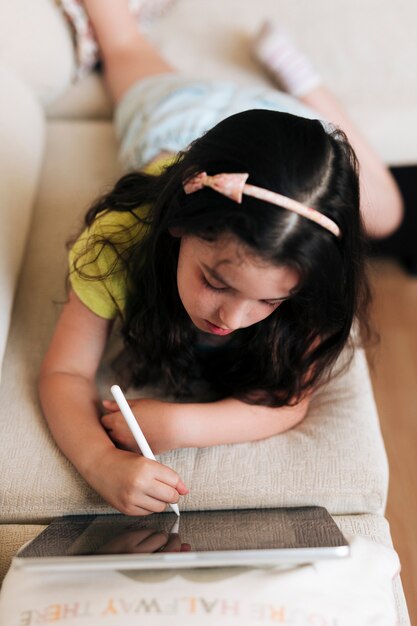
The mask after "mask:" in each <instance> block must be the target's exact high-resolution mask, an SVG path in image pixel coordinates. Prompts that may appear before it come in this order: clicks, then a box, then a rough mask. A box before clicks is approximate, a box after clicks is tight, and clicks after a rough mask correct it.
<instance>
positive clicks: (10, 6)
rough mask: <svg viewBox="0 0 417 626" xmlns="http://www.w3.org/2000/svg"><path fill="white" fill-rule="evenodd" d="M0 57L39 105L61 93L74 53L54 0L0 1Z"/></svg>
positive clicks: (64, 86)
mask: <svg viewBox="0 0 417 626" xmlns="http://www.w3.org/2000/svg"><path fill="white" fill-rule="evenodd" d="M0 60H1V61H2V62H3V63H5V64H6V65H8V67H9V68H10V70H11V71H12V72H14V73H15V74H17V75H18V76H19V77H20V78H21V80H23V81H24V82H25V83H26V84H27V85H28V86H29V87H30V89H31V91H32V93H33V95H35V96H36V97H37V98H39V100H40V102H41V103H42V104H47V103H49V102H52V101H53V100H55V99H56V98H57V97H58V96H59V95H61V94H62V93H64V91H65V90H66V89H67V88H68V86H69V84H70V82H71V77H72V75H73V71H74V54H73V47H72V41H71V35H70V29H69V27H68V26H67V23H66V21H65V19H64V17H63V16H62V14H61V13H60V12H59V11H57V9H56V5H55V2H54V0H35V1H34V0H13V2H10V0H0ZM2 90H3V85H2Z"/></svg>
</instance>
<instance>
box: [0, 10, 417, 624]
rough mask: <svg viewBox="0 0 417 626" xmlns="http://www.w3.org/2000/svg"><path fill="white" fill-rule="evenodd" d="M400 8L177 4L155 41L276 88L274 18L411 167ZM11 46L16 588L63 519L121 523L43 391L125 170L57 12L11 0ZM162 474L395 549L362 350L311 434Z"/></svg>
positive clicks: (3, 547) (180, 60) (2, 516)
mask: <svg viewBox="0 0 417 626" xmlns="http://www.w3.org/2000/svg"><path fill="white" fill-rule="evenodd" d="M401 6H402V12H401V14H400V12H399V11H398V10H397V8H396V7H394V6H393V5H392V4H390V3H388V2H383V3H382V5H381V2H379V1H376V0H369V1H368V3H367V4H366V5H363V3H361V2H359V0H351V1H350V2H349V3H348V2H347V1H345V0H338V1H337V2H333V3H330V4H329V3H327V2H325V0H317V1H316V2H315V3H310V2H308V0H302V1H301V0H300V1H299V2H297V3H293V2H291V0H279V1H277V0H258V1H257V2H256V3H254V2H250V1H249V0H240V1H239V0H228V3H227V5H226V4H225V3H222V2H221V1H220V0H210V1H209V0H178V1H177V4H176V5H175V6H174V7H173V9H172V10H171V11H170V13H169V14H167V15H166V16H165V17H164V18H163V19H161V20H160V21H158V23H156V24H154V25H152V26H151V27H150V37H152V38H154V39H155V40H156V41H157V42H159V44H160V46H161V48H162V50H163V51H164V52H165V53H166V54H167V56H168V57H169V58H170V59H171V61H172V62H173V63H174V64H176V65H177V66H178V67H179V68H181V69H183V70H184V71H186V72H187V73H194V74H195V73H198V74H199V75H204V76H222V77H226V76H232V77H234V78H236V79H237V80H240V81H241V82H249V81H250V82H257V83H266V82H267V78H266V77H265V76H263V75H262V73H261V72H260V71H259V69H258V68H257V66H256V65H255V64H254V63H253V61H252V60H251V58H250V55H249V53H248V48H247V46H246V43H247V41H246V40H247V37H248V33H250V32H251V31H252V30H253V29H254V27H255V25H256V24H257V23H258V21H259V20H260V19H261V18H262V17H263V16H266V15H271V14H273V13H274V14H275V16H276V17H277V18H278V19H280V21H281V22H283V23H285V24H286V25H287V27H288V28H289V29H290V30H291V31H292V32H293V33H294V34H296V36H297V39H298V40H299V41H300V43H302V44H303V47H304V49H305V50H306V51H307V52H308V53H309V54H310V55H311V57H312V58H313V60H314V61H315V62H316V64H317V65H318V66H319V67H320V69H321V71H322V73H323V75H324V77H325V78H326V79H327V80H328V82H329V83H331V84H332V85H333V86H334V89H335V91H336V92H337V93H338V94H339V95H340V97H341V98H343V100H344V101H345V102H346V104H347V107H348V109H349V111H350V113H351V114H352V116H353V117H354V118H355V119H356V120H357V122H358V123H359V125H360V126H361V127H362V128H363V129H364V130H365V131H366V132H367V134H368V136H369V139H370V140H371V141H372V142H373V143H374V144H375V146H376V147H377V148H378V149H379V151H380V153H381V154H382V155H383V156H384V157H385V158H386V159H387V160H388V161H389V162H390V163H391V164H394V163H396V164H399V163H407V162H411V161H415V159H416V156H417V155H416V154H415V153H416V152H417V141H416V140H417V125H415V124H412V123H411V122H412V121H413V116H414V115H415V106H413V104H414V103H415V101H416V94H417V84H416V83H415V80H416V79H415V76H414V75H412V72H411V64H405V63H404V64H402V61H403V59H402V58H401V54H400V52H399V49H397V48H395V47H394V46H393V45H392V46H391V47H390V49H386V46H385V41H386V37H387V35H386V33H388V32H389V33H390V37H389V38H390V41H391V42H392V40H393V35H394V36H395V37H396V38H397V40H398V42H399V43H400V44H402V42H403V41H404V40H405V35H406V34H407V29H409V34H410V39H409V40H407V46H408V48H407V51H406V52H407V54H412V53H415V52H417V50H414V48H415V47H416V44H415V42H414V38H412V37H411V36H412V30H413V26H412V24H414V23H415V21H416V18H417V7H416V6H414V4H413V3H412V2H411V0H409V1H405V2H403V3H402V5H401ZM376 12H377V13H378V25H377V26H378V27H377V26H376V25H375V21H374V16H375V14H376ZM359 16H360V21H359ZM341 23H342V24H343V26H344V28H343V31H341V30H340V29H341ZM395 37H394V38H395ZM412 42H414V43H412ZM0 44H1V47H0V78H1V87H2V88H1V91H0V111H1V131H2V133H1V137H2V139H1V142H0V163H1V171H2V180H1V183H0V215H1V222H0V223H1V230H0V290H1V291H0V293H1V298H2V300H1V302H2V306H1V312H0V363H1V361H3V364H2V378H1V395H0V397H1V402H0V425H1V433H2V438H1V446H2V452H1V456H0V552H1V561H0V574H1V575H4V573H5V572H6V570H7V567H8V566H9V563H10V559H11V557H12V555H13V554H14V553H15V552H16V550H17V549H18V548H19V546H20V545H22V544H23V543H24V542H25V541H26V540H27V539H29V538H31V537H33V536H34V535H36V534H37V533H38V532H39V531H40V530H41V529H42V528H43V527H44V525H45V524H46V523H47V522H48V521H49V520H50V519H51V518H52V517H54V516H56V515H62V514H67V513H90V512H105V511H109V510H110V509H109V507H108V506H107V505H106V504H105V503H104V502H103V501H101V500H100V498H99V497H98V496H97V495H96V494H94V493H93V492H92V491H91V490H90V489H89V487H88V486H87V485H86V484H85V482H84V481H83V480H82V479H81V477H80V476H79V475H78V474H77V473H76V472H75V470H74V469H73V468H72V466H71V465H70V464H69V463H68V462H67V460H66V459H65V458H64V457H63V456H62V455H61V453H60V452H59V450H58V449H57V448H56V446H55V445H54V443H53V441H52V439H51V437H50V435H49V432H48V430H47V428H46V426H45V423H44V420H43V417H42V413H41V411H40V408H39V403H38V399H37V389H36V379H37V373H38V370H39V366H40V363H41V359H42V355H43V354H44V352H45V350H46V346H47V344H48V341H49V339H50V337H51V333H52V329H53V326H54V322H55V320H56V318H57V316H58V314H59V308H60V303H62V301H63V300H64V298H65V289H64V278H65V272H66V252H65V242H66V241H67V240H68V238H69V237H70V236H71V235H72V234H74V233H75V232H77V230H78V229H79V227H80V224H81V217H82V215H83V213H84V211H85V209H86V207H87V206H88V204H89V202H90V201H91V200H92V198H94V197H95V196H96V195H97V194H98V193H100V192H101V191H102V190H103V189H104V188H106V187H107V186H108V185H109V184H111V182H112V181H113V180H114V179H115V178H116V177H117V176H118V174H119V173H120V168H119V165H118V163H117V144H116V139H115V137H114V131H113V126H112V123H111V107H110V104H109V101H108V99H107V97H106V95H105V91H104V88H103V85H102V83H101V80H100V78H99V77H98V76H97V75H92V76H90V77H88V78H87V79H84V80H83V81H82V82H80V83H77V84H75V85H71V84H70V81H71V75H72V72H73V68H74V59H73V53H72V47H71V41H70V35H69V32H68V29H67V26H66V24H65V22H64V20H63V19H62V18H61V16H60V15H59V13H58V12H57V10H56V9H55V7H54V6H53V3H52V1H51V0H36V1H35V2H34V0H32V1H31V2H30V1H29V0H14V2H13V3H8V2H7V0H0ZM319 44H320V45H319ZM413 46H414V48H413ZM190 51H192V53H191V54H190ZM397 64H398V67H397ZM394 69H395V73H394V71H393V70H394ZM412 81H414V84H413V82H412ZM388 85H391V86H390V87H389V86H388ZM410 89H411V90H412V89H414V92H413V93H414V102H413V100H412V99H411V104H410V93H411V92H410ZM12 307H13V308H12ZM3 353H4V359H3ZM111 382H112V377H111V371H110V369H109V367H107V366H106V364H104V366H103V368H102V372H101V374H100V385H101V387H102V390H103V395H107V396H108V389H109V384H110V383H111ZM162 460H163V461H164V462H166V463H167V464H170V465H172V466H173V467H175V468H176V469H177V471H178V472H179V473H180V474H181V475H182V476H183V478H184V480H185V482H186V484H187V485H189V486H190V487H191V493H190V496H188V497H187V498H186V499H185V502H184V508H188V509H199V508H225V507H227V508H228V507H244V506H249V507H250V506H260V505H265V504H267V505H271V506H281V505H289V506H291V505H294V506H295V505H305V504H319V505H323V506H325V507H327V508H328V510H329V511H330V512H331V513H332V514H333V515H334V517H335V519H336V521H337V523H338V524H339V525H340V527H341V528H342V529H343V530H344V531H345V532H348V533H350V534H360V535H365V536H368V537H370V538H372V539H373V540H375V541H377V542H380V543H384V544H387V545H390V544H391V538H390V533H389V527H388V523H387V521H386V520H385V518H384V507H385V502H386V493H387V483H388V468H387V461H386V456H385V451H384V446H383V442H382V438H381V433H380V430H379V423H378V416H377V413H376V408H375V404H374V400H373V395H372V389H371V385H370V380H369V375H368V370H367V365H366V360H365V357H364V354H363V351H362V350H360V349H358V350H357V353H356V356H355V359H354V361H353V362H352V364H351V365H350V367H349V369H348V370H347V371H345V372H344V373H343V374H342V375H339V376H338V377H336V378H335V379H334V380H333V381H332V382H331V383H329V384H328V385H327V387H326V388H324V389H323V390H321V391H320V392H319V393H318V394H317V396H316V397H315V398H314V401H313V403H312V407H311V410H310V412H309V415H308V417H307V418H306V419H305V421H304V422H303V423H302V424H301V425H300V426H299V427H297V428H296V429H294V430H292V431H290V432H288V433H286V434H284V435H281V436H278V437H275V438H272V439H270V440H267V441H264V442H258V443H256V444H252V445H250V446H249V445H238V446H224V447H218V448H211V449H202V450H197V451H196V450H179V451H175V452H172V453H169V454H166V455H163V457H162ZM219 466H221V467H222V473H221V476H219V473H218V471H217V470H218V467H219ZM395 594H396V600H397V606H398V611H399V623H400V624H401V626H406V625H407V624H409V620H408V616H407V609H406V604H405V601H404V597H403V594H402V588H401V583H400V580H399V578H397V579H396V581H395Z"/></svg>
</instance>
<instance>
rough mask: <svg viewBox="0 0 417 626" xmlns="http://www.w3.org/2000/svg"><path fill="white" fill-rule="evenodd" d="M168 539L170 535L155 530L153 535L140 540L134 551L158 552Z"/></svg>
mask: <svg viewBox="0 0 417 626" xmlns="http://www.w3.org/2000/svg"><path fill="white" fill-rule="evenodd" d="M167 540H168V536H167V534H166V533H164V532H162V531H161V532H154V533H153V534H152V535H150V536H149V537H147V538H146V539H144V540H143V541H140V542H138V543H137V544H136V545H135V547H134V549H133V550H132V552H134V553H135V554H141V553H150V552H158V550H160V549H161V548H163V547H164V546H165V545H166V543H167Z"/></svg>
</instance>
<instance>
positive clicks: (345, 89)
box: [48, 0, 417, 165]
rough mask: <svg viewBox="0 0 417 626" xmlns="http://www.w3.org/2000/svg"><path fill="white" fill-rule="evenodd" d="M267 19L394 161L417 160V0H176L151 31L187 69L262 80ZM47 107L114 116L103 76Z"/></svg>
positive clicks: (55, 112) (64, 112)
mask: <svg viewBox="0 0 417 626" xmlns="http://www.w3.org/2000/svg"><path fill="white" fill-rule="evenodd" d="M341 16H343V17H341ZM358 16H360V19H359V18H358ZM375 16H378V19H375ZM265 18H270V19H274V20H276V21H277V22H278V24H280V25H281V26H282V27H284V28H286V29H287V30H288V31H289V32H290V33H291V35H292V36H293V37H294V39H295V41H296V42H297V44H298V45H299V46H300V47H301V48H302V49H303V50H304V51H305V52H306V53H307V55H308V56H309V58H311V60H312V62H313V63H314V64H315V66H316V68H317V70H318V71H319V73H320V74H321V75H322V77H323V79H324V81H325V83H326V84H327V85H329V86H330V87H331V88H332V90H333V91H334V92H335V94H336V95H337V96H338V97H339V98H340V100H341V102H343V104H344V106H345V107H346V109H347V110H348V112H349V113H350V115H351V116H352V118H353V119H354V121H355V122H356V123H357V124H358V125H359V127H360V128H361V129H362V131H363V132H364V134H365V135H366V136H367V137H368V139H369V140H370V142H371V143H372V144H373V145H374V146H375V148H376V149H377V150H378V152H379V153H380V154H381V156H382V157H383V158H384V159H385V160H386V161H387V162H388V163H390V164H391V165H394V164H405V163H415V162H416V160H417V125H416V124H415V115H416V106H417V73H416V72H415V69H414V65H413V63H411V62H410V59H414V58H416V56H417V38H416V37H415V34H414V24H415V23H416V21H417V4H416V3H415V2H411V1H410V0H401V2H400V4H397V3H393V2H383V3H382V4H381V2H380V0H368V1H367V2H366V3H364V2H362V1H361V0H351V1H349V2H348V0H338V1H337V2H331V3H329V2H328V0H316V1H315V2H310V1H309V0H298V1H297V2H293V0H258V1H257V2H256V3H253V2H242V0H228V2H222V0H179V1H178V2H176V3H175V5H174V6H173V7H172V9H171V10H170V11H168V12H167V14H166V15H165V16H164V18H163V19H160V20H158V21H157V22H156V23H155V24H152V27H151V28H150V29H149V37H150V38H151V39H152V41H155V42H156V43H157V44H158V48H159V50H161V52H162V53H163V54H164V56H165V58H166V59H168V60H169V61H170V62H171V63H172V64H173V65H174V67H177V68H179V69H181V70H182V71H183V72H185V73H186V74H188V75H193V76H195V75H196V72H197V75H198V76H199V77H201V78H214V77H215V78H218V79H230V78H231V79H235V80H237V81H239V82H241V83H250V84H251V85H262V84H263V85H265V84H270V82H269V79H268V77H267V76H266V74H265V73H264V72H263V71H262V70H261V69H260V68H259V66H258V64H257V63H255V61H254V60H253V59H252V58H251V55H250V51H249V46H248V37H249V35H250V34H251V33H253V32H254V31H255V29H256V28H257V26H258V24H259V23H260V22H261V21H262V19H265ZM179 29H180V32H181V35H180V36H177V35H175V33H178V32H179ZM388 34H389V35H388ZM387 36H389V46H387ZM190 50H192V54H190ZM48 110H49V114H50V115H56V116H59V117H63V116H64V117H74V116H76V117H93V118H97V116H98V117H100V118H101V117H103V116H106V115H107V116H108V115H110V114H111V113H110V112H111V107H110V105H109V100H108V97H107V96H106V94H105V91H104V89H103V85H102V84H101V82H100V80H99V78H98V77H97V76H89V77H88V78H87V79H86V80H85V81H82V82H81V83H78V84H76V85H74V86H73V88H72V89H71V91H70V92H69V93H68V94H66V95H65V98H61V99H60V100H58V101H56V102H54V103H53V104H52V105H51V107H50V108H49V109H48Z"/></svg>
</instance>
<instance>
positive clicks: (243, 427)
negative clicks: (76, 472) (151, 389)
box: [102, 396, 310, 453]
mask: <svg viewBox="0 0 417 626" xmlns="http://www.w3.org/2000/svg"><path fill="white" fill-rule="evenodd" d="M309 402H310V396H307V397H306V398H304V399H303V400H302V401H301V402H299V403H298V404H297V405H295V406H291V407H290V406H286V407H280V408H271V407H266V406H261V405H252V404H246V403H245V402H241V401H240V400H235V399H234V398H226V399H224V400H219V401H217V402H207V403H190V404H182V403H175V402H162V401H160V400H151V399H141V400H132V401H130V402H129V404H130V406H131V407H132V411H133V413H134V414H135V416H136V418H137V420H138V422H139V424H140V426H141V428H142V429H143V431H144V433H145V435H146V437H147V439H148V441H149V444H150V446H151V448H152V449H153V451H154V452H156V453H161V452H165V451H167V450H172V449H174V448H188V447H192V448H204V447H206V446H216V445H221V444H226V443H244V442H248V441H257V440H259V439H266V438H267V437H272V436H273V435H277V434H279V433H282V432H285V431H286V430H289V429H290V428H293V427H294V426H296V424H298V423H299V422H301V420H302V419H303V418H304V417H305V415H306V413H307V409H308V405H309ZM104 406H105V408H106V409H107V410H108V411H110V412H109V413H108V414H107V415H104V416H103V418H102V422H103V425H104V426H105V428H106V429H108V431H109V433H110V436H111V437H112V439H113V440H114V441H116V442H117V443H118V445H120V446H122V447H123V448H125V449H127V450H136V449H137V446H136V444H135V442H134V440H133V438H132V436H131V434H130V431H129V429H128V428H127V426H126V424H125V421H124V419H123V417H122V415H121V414H120V412H119V410H118V407H117V405H116V403H114V402H110V401H106V402H105V403H104Z"/></svg>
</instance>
